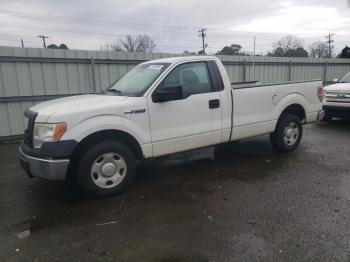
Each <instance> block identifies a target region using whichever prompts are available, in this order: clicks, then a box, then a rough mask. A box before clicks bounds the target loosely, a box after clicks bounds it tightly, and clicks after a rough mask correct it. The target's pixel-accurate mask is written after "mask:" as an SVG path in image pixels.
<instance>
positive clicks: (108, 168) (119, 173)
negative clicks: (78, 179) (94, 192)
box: [91, 153, 127, 188]
mask: <svg viewBox="0 0 350 262" xmlns="http://www.w3.org/2000/svg"><path fill="white" fill-rule="evenodd" d="M126 171H127V170H126V162H125V160H124V158H123V157H122V156H120V155H118V154H116V153H106V154H103V155H101V156H99V157H98V158H97V159H96V160H95V161H94V163H93V164H92V167H91V178H92V181H94V183H95V185H96V186H98V187H100V188H113V187H115V186H117V185H119V184H120V183H121V182H122V181H123V179H124V178H125V175H126Z"/></svg>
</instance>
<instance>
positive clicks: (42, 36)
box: [38, 35, 49, 48]
mask: <svg viewBox="0 0 350 262" xmlns="http://www.w3.org/2000/svg"><path fill="white" fill-rule="evenodd" d="M38 37H39V38H42V39H43V45H44V48H46V42H45V39H46V38H49V37H48V36H44V35H38Z"/></svg>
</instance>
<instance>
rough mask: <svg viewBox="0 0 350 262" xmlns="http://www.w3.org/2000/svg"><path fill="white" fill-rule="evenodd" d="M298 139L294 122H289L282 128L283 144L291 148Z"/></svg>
mask: <svg viewBox="0 0 350 262" xmlns="http://www.w3.org/2000/svg"><path fill="white" fill-rule="evenodd" d="M298 137H299V128H298V125H297V124H296V123H294V122H289V123H288V124H287V125H286V126H285V128H284V132H283V140H284V142H285V143H286V144H287V145H289V146H292V145H294V144H295V142H296V141H297V140H298Z"/></svg>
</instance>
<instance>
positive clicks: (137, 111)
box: [124, 108, 146, 115]
mask: <svg viewBox="0 0 350 262" xmlns="http://www.w3.org/2000/svg"><path fill="white" fill-rule="evenodd" d="M145 112H146V109H144V108H143V109H135V110H131V111H127V112H124V115H128V114H130V115H131V114H141V113H145Z"/></svg>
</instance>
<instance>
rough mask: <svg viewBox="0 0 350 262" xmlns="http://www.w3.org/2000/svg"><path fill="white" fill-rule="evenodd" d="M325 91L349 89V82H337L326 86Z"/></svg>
mask: <svg viewBox="0 0 350 262" xmlns="http://www.w3.org/2000/svg"><path fill="white" fill-rule="evenodd" d="M324 90H325V91H340V92H341V91H350V83H337V84H333V85H329V86H326V87H325V88H324Z"/></svg>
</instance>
